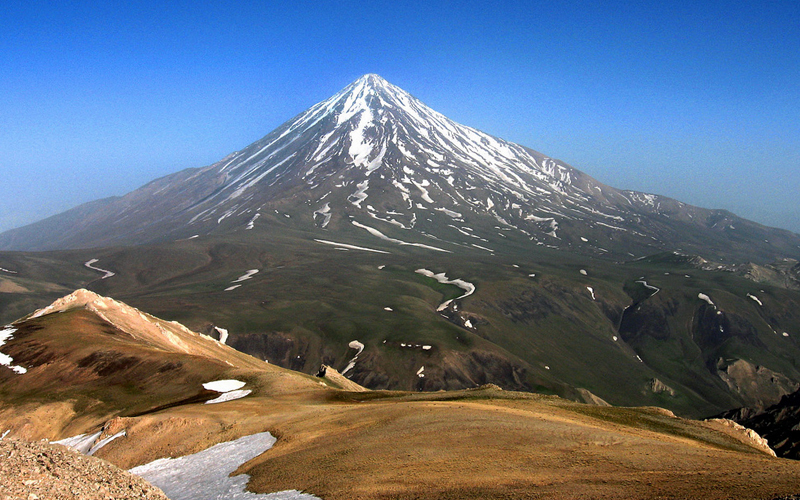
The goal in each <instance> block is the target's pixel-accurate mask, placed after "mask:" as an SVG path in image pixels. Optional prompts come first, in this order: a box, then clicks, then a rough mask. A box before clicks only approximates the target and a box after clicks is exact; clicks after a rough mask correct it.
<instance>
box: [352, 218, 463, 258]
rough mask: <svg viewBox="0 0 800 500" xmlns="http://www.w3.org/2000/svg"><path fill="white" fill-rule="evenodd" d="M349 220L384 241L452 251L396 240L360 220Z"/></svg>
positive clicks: (439, 250)
mask: <svg viewBox="0 0 800 500" xmlns="http://www.w3.org/2000/svg"><path fill="white" fill-rule="evenodd" d="M351 222H352V223H353V225H354V226H356V227H360V228H361V229H365V230H366V231H367V232H368V233H369V234H371V235H373V236H376V237H378V238H380V239H382V240H384V241H388V242H391V243H397V244H398V245H409V246H413V247H419V248H427V249H428V250H436V251H437V252H445V253H453V252H451V251H450V250H444V249H442V248H437V247H433V246H430V245H424V244H422V243H409V242H407V241H403V240H398V239H395V238H390V237H388V236H386V235H385V234H383V233H382V232H380V231H378V230H377V229H375V228H372V227H369V226H365V225H364V224H361V223H360V222H356V221H351Z"/></svg>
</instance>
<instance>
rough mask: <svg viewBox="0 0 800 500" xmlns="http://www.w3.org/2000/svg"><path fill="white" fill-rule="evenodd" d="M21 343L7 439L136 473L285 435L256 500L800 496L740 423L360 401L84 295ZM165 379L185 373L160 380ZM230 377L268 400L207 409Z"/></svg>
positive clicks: (7, 410) (485, 391) (15, 338)
mask: <svg viewBox="0 0 800 500" xmlns="http://www.w3.org/2000/svg"><path fill="white" fill-rule="evenodd" d="M101 314H102V316H104V318H103V317H101ZM123 323H125V324H123ZM151 326H155V327H156V328H158V330H159V332H160V334H161V336H160V337H159V336H158V335H155V332H154V331H151ZM159 327H160V328H159ZM8 329H13V330H14V331H13V332H12V333H11V334H9V335H6V338H5V344H4V345H3V346H2V347H0V352H2V353H3V354H4V355H6V356H8V357H9V358H10V360H9V362H8V363H7V365H3V366H0V429H6V430H9V431H10V432H9V433H8V434H9V435H8V437H28V438H32V437H37V438H41V437H45V438H50V439H57V438H66V437H70V436H74V435H76V434H87V435H88V434H91V433H94V432H97V435H96V437H95V436H94V435H92V436H91V439H93V441H90V442H87V443H86V444H88V445H93V446H91V448H90V449H91V450H92V452H93V453H94V454H95V455H96V456H98V457H100V458H104V459H106V460H108V461H110V462H112V463H114V464H116V465H118V466H120V467H122V468H130V467H133V466H137V465H142V464H145V463H148V462H151V461H153V460H155V459H158V458H162V457H167V456H172V457H175V456H182V455H187V454H190V453H196V452H198V451H200V450H203V449H206V448H208V447H209V446H211V445H213V444H216V443H219V442H222V441H230V440H233V439H237V438H239V437H242V436H247V435H251V434H255V433H260V432H264V431H270V433H272V434H273V435H274V436H276V437H277V438H278V440H277V443H276V444H275V446H274V447H273V448H272V449H270V450H268V451H267V452H265V453H263V454H262V455H260V456H259V457H257V458H255V459H253V460H251V461H249V462H247V463H246V464H244V465H243V466H242V467H241V468H240V469H239V470H238V471H237V473H242V472H243V473H246V474H249V475H250V480H249V483H248V489H250V490H251V491H255V492H271V491H283V490H288V489H297V490H302V491H306V492H308V493H311V494H314V495H316V496H318V497H320V498H323V499H326V500H332V499H340V498H409V497H414V498H532V497H542V498H586V497H587V496H591V497H594V498H597V497H603V498H732V497H734V498H739V499H760V498H764V499H771V498H776V497H780V496H786V495H790V494H796V493H798V492H800V479H798V478H800V463H799V462H794V461H789V460H784V459H778V458H774V457H772V456H770V455H769V454H767V453H766V452H765V450H764V448H763V445H761V444H759V443H758V442H756V441H754V440H753V439H752V438H750V437H749V436H748V435H747V434H746V433H743V432H740V431H738V430H736V429H735V428H733V427H730V426H727V425H725V424H723V423H717V422H697V421H692V420H685V419H680V418H677V417H675V416H673V415H672V414H671V413H670V412H668V411H665V410H661V409H657V408H612V407H599V406H590V405H584V404H579V403H574V402H570V401H565V400H563V399H560V398H557V397H554V396H541V395H533V394H526V393H515V392H511V391H503V390H500V389H499V388H497V387H493V386H483V387H481V388H479V389H474V390H466V391H450V392H436V393H410V392H394V391H367V392H364V391H363V390H360V391H359V392H347V391H342V390H340V389H336V388H335V387H334V384H335V382H336V377H335V376H333V375H335V374H333V373H332V374H331V375H332V376H331V377H326V378H324V379H320V378H316V377H309V376H307V375H303V374H300V373H296V372H291V371H288V370H284V369H282V368H278V367H274V366H271V365H269V364H267V363H264V362H263V361H259V360H256V359H253V358H249V357H248V356H246V355H244V354H241V353H236V352H235V351H233V350H232V349H229V348H227V347H226V346H224V345H221V344H220V343H219V342H218V341H215V340H213V339H209V338H205V337H203V336H202V335H198V334H196V333H194V332H191V331H190V330H188V329H186V328H184V327H182V326H180V325H177V324H174V323H170V322H165V321H162V320H159V319H157V318H155V317H153V316H150V315H148V314H146V313H143V312H139V311H136V310H134V309H132V308H129V307H128V306H126V305H125V304H123V303H121V302H118V301H113V300H111V299H108V298H104V297H99V296H97V295H94V294H90V293H88V292H84V291H78V292H76V293H75V294H72V295H70V296H67V297H64V298H63V299H62V300H59V301H56V302H55V303H54V304H52V307H50V308H45V309H42V310H40V311H38V312H36V313H33V314H31V315H30V316H28V317H25V318H23V319H21V320H19V321H17V322H14V323H13V324H11V325H9V326H8V327H7V328H6V330H8ZM187 347H190V349H188V351H191V352H187ZM12 367H20V368H21V369H20V370H16V371H15V370H13V369H12ZM159 367H169V369H168V370H166V371H164V372H161V373H160V374H159ZM221 377H225V378H226V379H233V378H236V379H238V380H240V381H241V382H244V383H245V385H244V387H245V388H250V390H251V391H252V392H249V393H247V394H244V395H242V394H240V396H241V397H240V398H238V399H230V400H227V401H224V402H220V403H217V404H207V402H208V401H209V400H210V399H211V398H212V397H214V396H215V394H209V393H211V392H215V391H214V389H213V387H215V386H213V385H211V386H208V387H212V389H210V390H206V389H204V388H203V384H207V383H208V382H209V381H214V380H217V379H218V378H221ZM228 389H230V388H228ZM216 390H217V391H219V390H222V389H220V388H219V387H217V388H216ZM228 392H230V391H228ZM104 419H105V420H104ZM4 434H5V432H4ZM106 438H108V439H106ZM83 441H87V440H86V439H83ZM71 442H76V440H74V439H73V440H72V441H71ZM100 443H103V445H102V446H100V445H99V444H100Z"/></svg>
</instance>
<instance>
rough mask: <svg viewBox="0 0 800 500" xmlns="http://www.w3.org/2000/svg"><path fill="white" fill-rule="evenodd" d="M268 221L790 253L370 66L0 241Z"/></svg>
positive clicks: (112, 241) (134, 239) (729, 254)
mask: <svg viewBox="0 0 800 500" xmlns="http://www.w3.org/2000/svg"><path fill="white" fill-rule="evenodd" d="M259 218H262V219H261V220H260V221H259V220H258V219H259ZM269 218H272V219H273V220H280V221H281V223H282V224H292V225H295V226H296V227H297V228H300V229H308V230H315V231H318V232H323V231H324V232H327V233H330V232H332V231H336V232H339V233H349V234H350V235H353V234H359V236H364V235H367V233H369V234H372V235H373V236H377V237H378V238H382V239H383V240H389V241H400V242H403V243H410V244H414V245H417V246H423V247H427V248H429V249H430V248H434V249H436V250H441V251H455V250H456V249H459V248H461V249H463V248H464V247H467V248H470V249H472V250H479V251H484V252H488V253H494V252H495V251H498V248H499V247H502V246H503V245H507V244H509V243H510V242H514V243H515V244H518V245H529V244H534V245H545V246H549V247H554V248H561V249H568V250H571V251H578V252H582V253H585V254H592V255H598V256H604V255H605V256H616V257H620V256H624V257H625V258H630V257H631V256H634V257H638V256H642V255H647V254H652V253H656V252H659V251H664V250H669V251H683V252H689V253H703V254H705V255H710V256H712V257H715V258H717V259H719V260H723V261H724V260H756V261H772V260H775V259H777V258H780V257H800V251H799V250H798V248H799V247H798V245H800V237H798V236H797V235H794V234H793V233H790V232H788V231H782V230H777V229H770V228H766V227H763V226H760V225H758V224H755V223H753V222H750V221H746V220H744V219H741V218H738V217H736V216H735V215H733V214H731V213H729V212H725V211H721V210H706V209H701V208H697V207H693V206H690V205H686V204H684V203H681V202H678V201H676V200H673V199H670V198H666V197H662V196H658V195H652V194H644V193H638V192H634V191H623V190H618V189H615V188H612V187H609V186H606V185H604V184H602V183H600V182H598V181H596V180H595V179H593V178H591V177H590V176H588V175H586V174H584V173H582V172H580V171H579V170H577V169H575V168H573V167H571V166H569V165H566V164H564V163H562V162H560V161H558V160H555V159H552V158H549V157H547V156H545V155H543V154H541V153H538V152H536V151H533V150H531V149H528V148H526V147H523V146H520V145H517V144H514V143H511V142H507V141H504V140H502V139H498V138H496V137H492V136H490V135H488V134H485V133H483V132H480V131H478V130H475V129H473V128H470V127H467V126H464V125H460V124H458V123H455V122H453V121H452V120H450V119H448V118H447V117H445V116H443V115H442V114H440V113H438V112H436V111H434V110H432V109H430V108H429V107H427V106H426V105H425V104H423V103H422V102H421V101H419V100H418V99H416V98H415V97H413V96H412V95H410V94H409V93H407V92H405V91H404V90H402V89H400V88H399V87H396V86H394V85H392V84H391V83H389V82H387V81H386V80H384V79H383V78H381V77H380V76H378V75H374V74H368V75H364V76H362V77H361V78H359V79H358V80H356V81H354V82H353V83H351V84H350V85H348V86H347V87H345V88H344V89H342V90H341V91H340V92H338V93H337V94H335V95H334V96H332V97H331V98H329V99H327V100H325V101H322V102H320V103H318V104H316V105H314V106H312V107H311V108H309V109H308V110H306V111H305V112H303V113H301V114H299V115H298V116H296V117H295V118H293V119H291V120H289V121H288V122H286V123H284V124H283V125H281V126H280V127H278V128H277V129H275V130H274V131H273V132H271V133H270V134H268V135H267V136H265V137H264V138H262V139H260V140H259V141H257V142H255V143H253V144H251V145H249V146H248V147H246V148H244V149H242V150H241V151H236V152H234V153H232V154H230V155H228V156H227V157H226V158H223V159H222V160H220V161H219V162H217V163H215V164H213V165H210V166H208V167H204V168H196V169H187V170H184V171H181V172H178V173H175V174H172V175H169V176H166V177H163V178H161V179H157V180H155V181H153V182H151V183H149V184H147V185H145V186H143V187H142V188H140V189H137V190H136V191H133V192H131V193H129V194H127V195H125V196H123V197H120V198H109V199H105V200H99V201H96V202H92V203H89V204H85V205H81V206H79V207H77V208H75V209H72V210H70V211H68V212H65V213H63V214H60V215H57V216H54V217H51V218H50V219H46V220H44V221H41V222H38V223H35V224H32V225H30V226H26V227H23V228H19V229H15V230H11V231H8V232H6V233H3V234H2V235H0V249H15V250H45V249H64V248H80V247H94V246H109V245H129V244H143V243H151V242H163V241H169V240H174V239H180V238H187V237H191V236H194V235H203V234H212V233H213V234H217V233H223V232H228V231H241V230H250V229H253V228H256V227H258V226H259V225H263V224H266V221H267V220H268V219H269ZM287 219H290V220H287ZM321 234H322V233H321ZM432 239H435V240H438V241H437V242H436V243H437V244H436V245H433V244H426V243H431V240H432ZM376 241H377V240H376Z"/></svg>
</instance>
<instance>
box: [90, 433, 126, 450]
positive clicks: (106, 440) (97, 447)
mask: <svg viewBox="0 0 800 500" xmlns="http://www.w3.org/2000/svg"><path fill="white" fill-rule="evenodd" d="M127 435H128V433H127V432H126V431H125V429H123V430H121V431H119V432H118V433H116V434H114V435H113V436H108V437H107V438H105V439H101V440H100V442H98V443H97V444H96V445H94V446H92V447H91V448H90V449H89V451H88V452H86V454H87V455H89V456H92V455H94V454H95V453H97V451H98V450H99V449H100V448H102V447H103V446H105V445H107V444H108V443H110V442H111V441H113V440H115V439H117V438H120V437H123V436H127ZM98 436H99V434H98Z"/></svg>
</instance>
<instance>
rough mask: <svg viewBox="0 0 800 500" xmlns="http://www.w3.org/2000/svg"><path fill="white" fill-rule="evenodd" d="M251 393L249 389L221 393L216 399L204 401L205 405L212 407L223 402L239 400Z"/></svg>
mask: <svg viewBox="0 0 800 500" xmlns="http://www.w3.org/2000/svg"><path fill="white" fill-rule="evenodd" d="M251 392H253V391H251V390H250V389H244V390H239V391H228V392H223V393H222V394H220V395H219V396H217V397H216V398H214V399H211V400H208V401H206V404H207V405H213V404H216V403H224V402H225V401H233V400H234V399H241V398H243V397H245V396H247V395H248V394H250V393H251Z"/></svg>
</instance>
